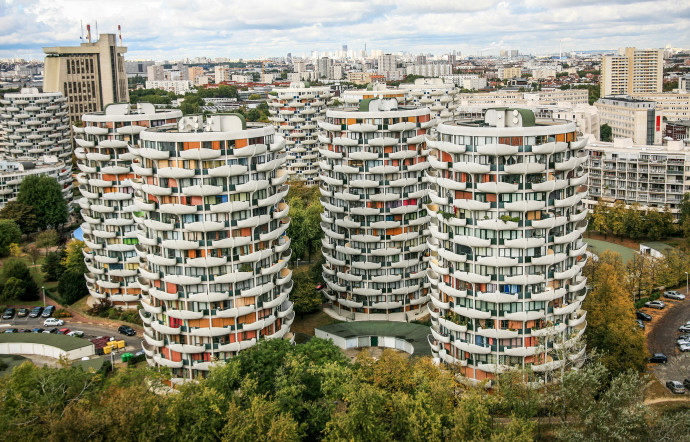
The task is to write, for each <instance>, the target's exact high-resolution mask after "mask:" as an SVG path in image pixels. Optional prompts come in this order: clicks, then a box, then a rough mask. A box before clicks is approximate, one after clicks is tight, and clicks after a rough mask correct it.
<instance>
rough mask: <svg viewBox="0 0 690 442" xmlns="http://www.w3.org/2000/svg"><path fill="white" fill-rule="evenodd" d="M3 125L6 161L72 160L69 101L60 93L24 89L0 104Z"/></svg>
mask: <svg viewBox="0 0 690 442" xmlns="http://www.w3.org/2000/svg"><path fill="white" fill-rule="evenodd" d="M0 105H2V106H0V116H1V117H2V119H1V120H0V121H1V122H0V125H1V126H2V129H3V132H4V135H3V136H2V140H1V142H0V153H2V156H4V157H5V158H15V159H19V158H21V159H27V158H33V159H38V158H40V157H42V156H44V155H49V156H56V157H58V158H59V159H60V160H61V161H65V162H69V161H70V160H71V158H72V148H71V144H70V130H69V129H70V126H69V117H68V116H67V99H66V98H65V97H64V96H63V95H62V94H61V93H60V92H43V93H41V92H38V89H37V88H24V89H22V90H21V91H20V92H19V93H8V94H5V97H4V98H3V99H2V100H0Z"/></svg>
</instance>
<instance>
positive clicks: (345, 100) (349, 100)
mask: <svg viewBox="0 0 690 442" xmlns="http://www.w3.org/2000/svg"><path fill="white" fill-rule="evenodd" d="M377 98H378V99H383V98H394V99H396V100H397V101H398V103H404V102H405V91H404V90H402V89H388V88H387V87H386V85H385V84H375V85H373V86H372V87H371V89H368V88H367V89H349V90H346V91H343V93H342V94H341V95H340V98H338V100H339V101H340V102H341V103H342V104H343V106H359V103H361V102H362V101H364V100H372V99H377Z"/></svg>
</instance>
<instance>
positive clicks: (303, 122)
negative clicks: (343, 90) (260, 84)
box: [268, 83, 332, 185]
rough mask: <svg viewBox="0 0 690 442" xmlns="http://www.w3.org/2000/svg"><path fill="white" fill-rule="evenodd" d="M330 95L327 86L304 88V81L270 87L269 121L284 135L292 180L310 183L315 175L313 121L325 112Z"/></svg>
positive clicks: (316, 152)
mask: <svg viewBox="0 0 690 442" xmlns="http://www.w3.org/2000/svg"><path fill="white" fill-rule="evenodd" d="M331 96H332V93H331V92H330V89H329V88H328V87H306V86H305V84H304V83H291V84H290V87H287V88H276V89H273V93H272V94H271V95H270V100H269V102H268V105H269V112H270V114H271V117H270V118H269V120H270V121H271V122H272V123H273V125H274V126H275V127H276V130H277V131H278V133H280V135H282V136H283V137H284V138H285V143H286V147H287V164H286V167H287V170H288V173H289V174H290V178H291V179H293V180H299V181H304V182H305V183H306V184H309V185H311V184H314V182H315V180H316V178H317V172H318V170H317V169H318V167H317V162H318V143H319V140H318V138H317V132H318V126H317V121H319V120H323V118H324V116H325V115H326V104H327V102H328V99H329V98H330V97H331Z"/></svg>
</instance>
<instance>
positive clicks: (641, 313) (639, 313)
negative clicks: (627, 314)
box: [635, 310, 652, 321]
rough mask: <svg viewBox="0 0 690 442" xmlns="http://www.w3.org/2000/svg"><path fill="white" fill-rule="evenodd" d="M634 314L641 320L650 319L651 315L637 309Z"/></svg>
mask: <svg viewBox="0 0 690 442" xmlns="http://www.w3.org/2000/svg"><path fill="white" fill-rule="evenodd" d="M635 315H636V316H637V319H641V320H643V321H651V320H652V317H651V316H650V315H648V314H647V313H644V312H641V311H639V310H636V311H635Z"/></svg>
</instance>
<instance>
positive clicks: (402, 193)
mask: <svg viewBox="0 0 690 442" xmlns="http://www.w3.org/2000/svg"><path fill="white" fill-rule="evenodd" d="M435 124H436V121H435V120H434V119H433V118H431V116H430V112H429V109H402V108H400V109H399V108H398V106H397V101H396V100H394V99H388V100H364V101H363V102H362V103H361V104H360V106H359V110H329V111H328V112H327V113H326V121H324V122H322V123H319V125H320V126H321V128H322V129H323V130H324V134H325V135H320V138H321V141H322V142H323V143H324V148H323V149H322V151H321V154H322V156H323V157H324V158H325V159H324V161H322V162H321V169H322V172H321V187H320V190H321V195H322V197H321V202H322V204H323V206H324V209H325V211H324V213H323V214H322V221H323V222H322V223H321V227H322V228H323V230H324V233H325V238H324V239H323V248H322V252H323V254H324V256H325V258H326V264H325V265H324V266H323V277H324V280H325V281H326V284H327V289H326V296H327V297H328V298H329V299H330V300H331V301H333V302H334V304H333V309H332V311H331V313H333V314H334V315H336V316H338V317H346V318H348V319H354V320H391V321H407V320H412V319H415V318H416V317H417V316H418V315H420V314H424V313H426V309H422V307H423V306H424V305H425V304H426V302H427V299H428V295H427V292H428V286H427V285H425V282H426V281H425V278H424V277H425V275H426V267H427V263H426V259H425V254H426V250H427V245H426V236H427V234H428V222H429V217H428V216H427V214H426V210H425V208H424V203H425V202H426V199H427V197H428V196H427V195H428V185H427V183H426V181H425V179H424V170H425V169H426V168H427V167H428V166H429V164H428V162H427V153H428V150H427V147H426V144H425V134H426V133H427V131H428V130H429V128H431V127H433V126H434V125H435Z"/></svg>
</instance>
